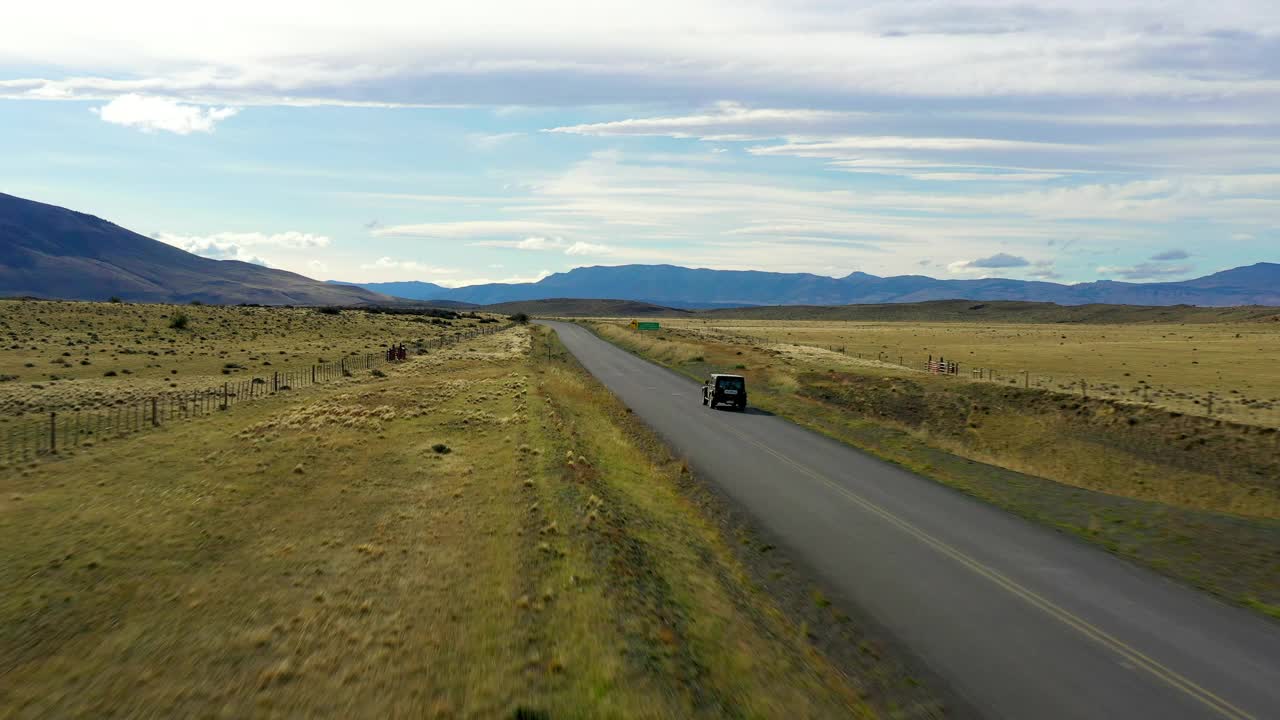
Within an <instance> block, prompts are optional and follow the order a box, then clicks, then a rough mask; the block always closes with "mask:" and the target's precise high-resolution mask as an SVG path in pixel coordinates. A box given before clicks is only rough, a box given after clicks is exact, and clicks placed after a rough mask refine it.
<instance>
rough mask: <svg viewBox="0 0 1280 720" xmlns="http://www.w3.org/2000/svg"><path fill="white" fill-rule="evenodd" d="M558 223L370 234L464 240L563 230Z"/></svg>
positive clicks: (480, 223)
mask: <svg viewBox="0 0 1280 720" xmlns="http://www.w3.org/2000/svg"><path fill="white" fill-rule="evenodd" d="M566 227H567V226H566V225H563V224H561V223H552V222H541V221H534V220H467V221H462V222H434V223H417V224H413V225H392V226H390V227H381V228H377V229H376V230H374V231H373V234H374V235H375V236H377V237H427V238H467V237H484V236H486V235H519V234H529V233H540V232H548V231H556V230H563V229H565V228H566Z"/></svg>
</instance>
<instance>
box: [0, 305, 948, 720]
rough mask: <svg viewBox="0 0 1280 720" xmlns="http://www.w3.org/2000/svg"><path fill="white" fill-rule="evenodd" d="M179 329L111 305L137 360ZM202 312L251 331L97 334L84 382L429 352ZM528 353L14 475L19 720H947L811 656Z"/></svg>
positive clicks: (652, 473) (10, 697)
mask: <svg viewBox="0 0 1280 720" xmlns="http://www.w3.org/2000/svg"><path fill="white" fill-rule="evenodd" d="M47 307H56V306H47ZM173 310H174V309H173V308H170V309H168V311H169V312H172V311H173ZM77 311H78V312H84V309H83V308H80V309H77ZM51 312H52V311H51ZM64 312H66V310H64ZM137 312H142V313H143V314H144V315H145V316H146V317H145V319H146V322H145V323H142V322H141V321H140V320H138V319H137V315H136V314H135V313H137ZM164 312H165V310H164V309H161V308H154V309H152V308H147V309H140V308H129V307H127V306H126V307H123V308H121V307H106V308H103V314H104V317H109V318H112V319H113V321H115V322H116V327H119V326H120V325H124V324H126V322H121V320H122V319H124V318H127V319H128V320H127V323H134V324H132V325H131V326H132V327H134V328H136V329H137V330H135V332H136V334H137V337H138V339H141V340H143V341H144V342H143V343H142V344H140V345H137V347H142V348H164V347H165V346H167V345H169V343H168V341H167V339H168V337H169V336H168V335H167V334H166V331H165V330H164V329H163V328H156V327H154V326H155V325H157V324H159V321H160V320H163V318H160V317H159V316H160V315H161V314H163V313H164ZM190 312H191V314H192V318H193V320H192V326H193V330H192V333H193V334H195V333H199V332H200V329H199V328H200V325H201V324H203V323H209V324H211V325H212V324H215V323H214V320H215V319H221V318H225V319H228V320H233V319H236V318H238V317H244V318H247V319H253V320H255V321H256V323H255V324H253V325H252V326H247V325H246V326H245V327H240V328H233V327H230V326H223V329H222V330H221V331H220V334H218V335H215V333H214V331H213V330H208V331H206V334H205V337H206V338H208V339H207V340H198V339H194V340H193V339H188V338H185V337H184V338H183V339H181V340H179V339H176V338H175V343H174V346H175V349H178V350H180V353H181V354H180V355H177V356H174V355H168V356H166V355H164V354H163V353H161V355H160V356H159V357H157V356H151V355H145V352H144V357H134V356H132V355H129V354H124V353H121V352H120V348H122V347H123V348H129V347H130V346H131V345H133V343H132V342H131V341H128V335H127V333H126V332H125V331H123V330H119V329H117V330H115V331H114V333H113V334H112V335H111V336H110V342H111V343H112V344H111V345H110V346H109V347H108V352H98V351H97V350H98V348H99V346H106V344H107V343H106V339H107V328H106V327H105V326H100V327H99V328H98V329H96V330H85V331H84V335H83V337H84V338H85V339H87V338H88V337H89V333H90V332H97V333H98V335H99V338H100V341H94V342H93V343H92V344H91V345H90V346H89V349H91V350H92V353H91V355H90V356H91V357H93V358H95V359H94V361H93V362H94V363H95V364H94V366H93V367H94V368H95V369H101V368H102V367H104V366H109V365H110V364H109V363H108V362H106V360H107V359H108V358H112V357H113V356H114V358H115V359H116V360H117V361H121V360H128V361H130V362H133V363H136V364H134V365H132V367H134V368H136V369H137V371H138V372H137V374H138V375H141V376H142V378H143V379H146V378H147V377H148V376H151V375H155V376H161V377H160V379H161V381H164V380H165V378H163V375H164V374H166V372H167V371H168V370H169V369H179V371H180V373H179V375H178V376H177V377H179V378H181V377H183V376H184V375H196V374H200V373H203V374H206V375H209V374H213V373H218V374H220V366H221V365H222V364H223V362H224V360H223V358H222V357H219V353H220V351H222V350H224V349H225V350H227V351H228V352H230V353H243V354H244V355H245V356H244V361H246V362H253V361H251V360H249V356H256V357H258V358H268V357H270V358H271V361H272V362H276V359H275V357H273V356H271V355H269V354H268V353H267V350H266V349H265V348H270V349H271V350H272V351H273V352H277V353H278V350H276V348H280V349H284V350H285V352H286V355H284V356H280V357H282V358H293V357H296V358H298V359H300V360H310V359H311V356H312V355H320V356H324V355H325V354H326V353H327V354H332V353H333V352H335V351H345V350H346V349H347V348H349V347H351V346H353V345H354V346H357V347H358V348H360V349H363V347H364V346H366V345H370V346H374V347H376V346H377V344H378V341H379V340H381V339H383V338H384V337H387V336H388V335H390V334H392V333H395V332H399V333H400V334H402V335H403V334H404V333H405V332H406V331H408V330H411V329H412V330H420V331H422V332H426V326H422V325H419V324H417V323H408V322H406V321H404V320H402V319H394V318H385V317H377V316H364V315H351V316H347V315H346V314H344V315H343V316H339V317H313V316H311V315H308V314H307V313H306V312H305V311H288V310H282V311H279V312H280V313H281V317H282V318H284V319H283V320H273V319H271V318H270V317H269V313H270V312H273V311H265V310H256V309H255V310H254V312H251V313H248V314H246V315H243V316H241V315H239V313H240V309H235V308H224V309H201V308H195V309H192V310H191V311H190ZM88 314H89V315H93V314H95V313H94V312H92V311H90V312H89V313H88ZM36 317H37V318H40V319H44V320H46V321H48V320H50V319H51V318H50V317H49V316H40V315H36ZM357 320H358V321H359V322H357ZM8 322H10V323H11V325H10V327H11V328H13V327H14V325H13V323H14V320H13V319H12V317H11V316H10V317H9V318H8ZM389 322H390V323H404V325H402V326H391V325H387V324H384V323H389ZM282 323H283V325H284V327H288V325H289V324H290V323H292V324H293V325H294V329H295V331H299V332H300V336H299V337H290V336H288V335H287V334H283V333H281V331H280V328H281V324H282ZM364 323H367V325H363V326H362V324H364ZM218 324H220V323H218ZM35 325H37V326H39V325H40V324H39V323H38V322H36V323H35ZM250 328H251V329H250ZM304 328H305V329H304ZM533 332H537V331H536V330H535V329H532V328H516V329H513V330H510V331H506V332H502V333H498V334H495V335H488V336H483V337H480V338H477V339H474V340H468V341H466V342H463V343H461V344H459V345H456V346H453V347H451V348H448V349H443V350H436V351H429V352H428V353H426V354H424V355H421V356H417V357H415V358H413V359H411V360H410V361H409V362H407V363H404V364H401V365H397V366H389V367H387V368H385V372H380V373H372V372H361V373H357V374H356V375H354V376H352V377H350V378H345V379H344V381H343V382H341V383H335V384H332V385H323V384H322V385H316V386H313V387H309V388H305V389H301V390H297V391H290V392H281V393H279V394H276V395H272V396H269V397H266V398H264V399H262V400H261V401H259V402H254V403H249V404H245V405H237V406H235V407H233V408H231V409H230V410H228V411H226V412H222V413H215V414H211V415H209V416H207V417H205V418H201V419H197V420H193V421H190V422H186V423H177V424H174V425H171V426H164V427H162V428H159V429H156V430H154V431H151V432H148V433H145V434H142V435H137V436H132V437H126V438H123V439H120V440H118V441H114V442H111V443H107V444H101V445H97V446H95V447H92V448H87V449H82V450H79V451H77V452H75V453H74V454H62V455H60V456H58V457H56V458H46V459H42V460H39V461H35V462H31V463H28V464H26V465H24V466H22V467H21V468H20V470H21V472H12V471H11V472H8V473H7V474H3V475H0V486H2V487H0V489H2V490H3V492H2V493H0V586H3V587H4V588H5V592H4V593H0V676H2V677H4V678H5V680H4V682H3V683H0V708H5V711H4V713H2V714H4V715H5V716H6V717H19V718H36V717H66V718H73V717H91V718H100V717H147V716H196V717H248V716H254V717H302V716H329V717H393V716H394V717H402V716H413V717H476V718H491V717H557V718H558V717H618V718H623V717H626V718H632V717H655V718H656V717H722V716H743V717H787V718H793V717H814V718H819V717H835V716H841V717H848V716H852V717H872V716H876V715H880V714H886V715H889V714H895V713H897V712H901V711H904V710H907V711H910V712H911V715H912V716H913V717H931V716H935V715H936V710H935V708H936V707H937V704H936V701H934V700H932V699H930V697H929V696H928V695H927V691H926V690H925V689H923V688H921V687H919V686H918V683H916V682H915V681H913V680H910V678H904V677H902V676H901V675H900V674H899V673H898V672H897V671H896V670H893V666H892V665H891V663H890V660H889V659H888V657H887V653H885V652H884V651H883V650H882V649H878V650H877V651H876V652H875V653H874V654H873V655H867V654H864V655H863V657H864V659H865V661H866V662H867V663H868V665H867V667H866V668H865V669H864V671H859V672H858V673H855V674H853V675H849V674H846V672H844V671H842V670H837V669H836V668H835V667H834V666H833V665H832V664H831V663H830V662H829V661H828V660H826V659H825V657H824V656H823V655H822V654H820V653H818V652H817V651H816V650H815V649H814V647H813V637H812V635H811V633H812V630H811V629H807V628H805V627H803V626H797V625H796V624H795V623H794V622H793V621H791V620H789V619H788V617H789V616H786V615H784V614H783V612H782V611H780V610H779V608H778V607H776V606H775V605H774V604H773V600H772V599H771V596H769V595H768V594H766V593H764V592H763V591H761V590H760V589H758V588H757V586H755V585H754V584H753V582H752V580H751V574H750V573H751V571H750V568H749V567H747V566H746V565H744V564H743V563H742V561H741V560H740V554H741V552H742V549H741V548H740V547H739V546H738V543H737V542H736V541H735V539H733V538H730V537H727V536H726V535H725V533H724V532H723V531H722V529H721V528H720V527H719V526H718V525H717V523H716V522H715V521H714V520H712V519H710V518H709V517H708V516H707V515H706V514H705V513H704V511H703V510H702V509H700V506H699V505H698V504H697V503H694V502H691V501H690V500H689V498H688V497H687V495H686V491H685V489H684V487H685V485H686V484H687V482H688V477H687V475H685V471H684V469H683V468H682V467H681V465H680V463H679V462H678V461H676V460H674V459H672V458H670V457H669V456H663V455H662V454H661V453H660V452H659V451H658V450H657V449H655V448H654V447H653V446H652V443H651V441H649V440H646V439H645V438H646V436H645V434H644V431H643V429H642V428H639V427H638V424H637V423H635V422H634V420H633V419H631V418H630V416H629V415H627V413H626V411H625V408H622V407H621V406H620V405H619V404H618V403H616V401H614V400H613V399H612V397H611V396H609V395H608V393H607V392H605V391H604V390H603V389H602V388H600V387H599V386H598V385H597V384H596V383H594V381H592V380H591V379H590V378H589V377H588V376H586V375H585V374H584V373H583V372H582V371H581V369H580V368H578V367H577V366H576V365H574V364H572V363H571V362H568V361H566V360H565V359H564V356H563V353H558V354H551V357H547V355H546V354H544V353H543V352H541V351H540V352H537V353H532V354H531V353H530V352H529V348H530V335H531V333H533ZM67 334H68V333H67V331H66V330H63V329H59V332H57V333H55V332H54V331H52V330H50V331H49V337H50V338H59V339H61V340H62V342H64V343H65V342H67V340H66V337H67ZM254 334H256V335H257V337H256V338H255V339H252V340H251V339H250V338H251V337H252V336H253V335H254ZM42 337H43V336H42ZM72 337H73V338H75V339H79V338H80V337H81V336H72ZM197 337H198V335H197ZM215 337H216V338H220V339H221V342H215V341H214V338H215ZM411 337H416V334H415V335H414V336H411ZM236 340H238V341H239V342H235V341H236ZM49 342H52V340H50V341H49ZM543 342H544V341H539V348H540V349H541V347H542V343H543ZM251 343H254V344H251ZM25 344H26V343H24V345H25ZM33 344H37V345H39V344H40V339H39V338H37V339H36V340H35V342H34V343H33ZM227 344H229V345H230V347H226V345H227ZM64 347H74V348H76V349H77V350H83V349H85V348H82V347H81V346H80V345H64ZM27 352H29V351H27ZM202 353H203V354H202ZM46 355H47V353H43V354H39V355H38V356H39V357H45V356H46ZM28 357H36V355H29V356H28ZM233 357H234V356H233ZM99 359H101V360H102V361H103V362H101V364H99ZM261 361H262V360H259V361H258V362H261ZM157 362H159V363H161V367H159V368H157V367H153V366H154V364H156V363H157ZM183 362H185V363H186V364H182V363H183ZM18 364H19V365H20V366H21V363H18ZM149 365H151V366H152V367H148V366H149ZM115 367H126V365H115ZM41 370H42V371H45V372H47V370H46V369H45V368H41ZM82 372H86V371H82ZM80 377H85V378H86V379H85V380H83V381H81V380H66V381H59V382H65V383H66V384H68V385H74V384H75V383H77V382H87V381H88V380H87V376H84V375H82V376H80ZM843 622H848V621H847V619H846V620H844V621H843Z"/></svg>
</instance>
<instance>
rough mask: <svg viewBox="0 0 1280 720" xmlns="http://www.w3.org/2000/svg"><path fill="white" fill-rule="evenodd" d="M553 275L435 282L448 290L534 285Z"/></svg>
mask: <svg viewBox="0 0 1280 720" xmlns="http://www.w3.org/2000/svg"><path fill="white" fill-rule="evenodd" d="M551 274H552V273H551V271H550V270H542V271H539V272H538V273H537V274H536V275H510V276H508V277H502V278H491V277H471V278H458V279H446V280H435V281H434V282H435V283H436V284H437V285H441V286H443V287H448V288H455V287H466V286H468V285H488V284H490V283H534V282H538V281H539V280H542V279H543V278H546V277H549V276H550V275H551Z"/></svg>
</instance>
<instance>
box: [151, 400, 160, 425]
mask: <svg viewBox="0 0 1280 720" xmlns="http://www.w3.org/2000/svg"><path fill="white" fill-rule="evenodd" d="M159 409H160V399H159V398H154V397H153V398H151V427H160V414H159V412H157V411H158V410H159Z"/></svg>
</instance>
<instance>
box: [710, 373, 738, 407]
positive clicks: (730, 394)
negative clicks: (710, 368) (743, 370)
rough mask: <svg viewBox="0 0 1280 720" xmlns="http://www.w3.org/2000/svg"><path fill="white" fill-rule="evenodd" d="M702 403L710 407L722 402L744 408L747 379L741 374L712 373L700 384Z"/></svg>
mask: <svg viewBox="0 0 1280 720" xmlns="http://www.w3.org/2000/svg"><path fill="white" fill-rule="evenodd" d="M702 404H703V405H706V406H708V407H712V408H714V407H715V406H716V405H718V404H724V405H731V406H733V407H735V408H737V409H738V410H746V409H747V379H746V378H744V377H742V376H741V375H721V374H719V373H716V374H714V375H712V376H711V379H710V380H707V381H706V382H705V383H703V384H702Z"/></svg>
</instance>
